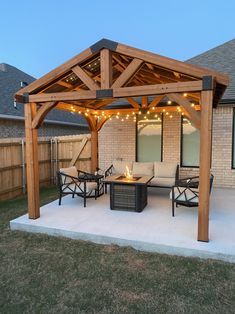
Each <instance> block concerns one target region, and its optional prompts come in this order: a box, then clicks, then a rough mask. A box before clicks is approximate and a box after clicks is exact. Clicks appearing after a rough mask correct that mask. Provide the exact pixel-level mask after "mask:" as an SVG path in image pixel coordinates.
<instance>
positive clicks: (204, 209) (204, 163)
mask: <svg viewBox="0 0 235 314" xmlns="http://www.w3.org/2000/svg"><path fill="white" fill-rule="evenodd" d="M212 106H213V91H202V92H201V130H200V170H199V178H200V184H199V207H198V241H205V242H207V241H209V205H210V167H211V150H212V148H211V147H212Z"/></svg>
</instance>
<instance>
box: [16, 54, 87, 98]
mask: <svg viewBox="0 0 235 314" xmlns="http://www.w3.org/2000/svg"><path fill="white" fill-rule="evenodd" d="M92 54H93V53H92V51H91V49H90V48H88V49H86V50H84V51H82V52H81V53H79V54H78V55H76V56H75V57H73V58H72V59H70V60H68V61H66V62H65V63H63V64H62V65H60V66H59V67H57V68H56V69H54V70H52V71H51V72H49V73H47V74H46V75H44V76H43V77H41V78H40V79H38V80H36V81H34V82H32V83H31V84H30V85H28V86H26V87H24V88H22V89H20V90H19V91H18V92H17V93H16V95H23V94H24V93H32V92H35V91H36V90H37V89H42V88H43V87H44V86H45V85H48V84H49V83H50V82H52V81H55V80H56V79H57V78H60V77H61V76H63V75H64V74H66V73H67V72H68V71H70V69H71V68H72V67H74V66H75V65H77V64H78V63H80V62H82V61H85V60H86V59H88V58H89V57H91V56H92Z"/></svg>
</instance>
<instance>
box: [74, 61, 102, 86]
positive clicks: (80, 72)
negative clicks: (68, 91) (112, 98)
mask: <svg viewBox="0 0 235 314" xmlns="http://www.w3.org/2000/svg"><path fill="white" fill-rule="evenodd" d="M72 71H73V73H75V74H76V75H77V77H78V78H80V80H81V81H83V83H84V84H85V85H86V86H87V87H88V88H89V89H90V90H96V89H100V86H99V85H98V84H97V83H96V82H95V81H94V80H93V79H92V78H91V77H90V76H89V75H88V74H86V72H85V71H84V70H83V69H82V68H81V67H80V66H79V65H77V66H75V67H74V68H72Z"/></svg>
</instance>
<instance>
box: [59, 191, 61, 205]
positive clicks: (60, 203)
mask: <svg viewBox="0 0 235 314" xmlns="http://www.w3.org/2000/svg"><path fill="white" fill-rule="evenodd" d="M60 205H61V194H60V197H59V206H60Z"/></svg>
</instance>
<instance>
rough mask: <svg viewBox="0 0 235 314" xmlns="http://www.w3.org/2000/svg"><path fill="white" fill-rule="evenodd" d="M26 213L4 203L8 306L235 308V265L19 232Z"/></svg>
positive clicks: (2, 278)
mask: <svg viewBox="0 0 235 314" xmlns="http://www.w3.org/2000/svg"><path fill="white" fill-rule="evenodd" d="M55 198H56V191H55V189H54V188H47V189H44V190H42V191H41V200H42V203H47V202H50V201H52V200H54V199H55ZM25 212H26V199H25V198H24V197H21V198H18V199H15V200H11V201H4V202H0V313H4V314H5V313H43V314H44V313H220V314H223V313H235V265H233V264H229V263H224V262H220V261H212V260H200V259H196V258H184V257H176V256H167V255H160V254H150V253H143V252H138V251H136V250H134V249H131V248H120V247H118V246H110V245H109V246H108V245H107V246H104V245H96V244H92V243H87V242H83V241H77V240H70V239H65V238H56V237H49V236H47V235H41V234H30V233H25V232H19V231H11V230H10V229H9V220H11V219H13V218H15V217H17V216H19V215H22V214H24V213H25Z"/></svg>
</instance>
